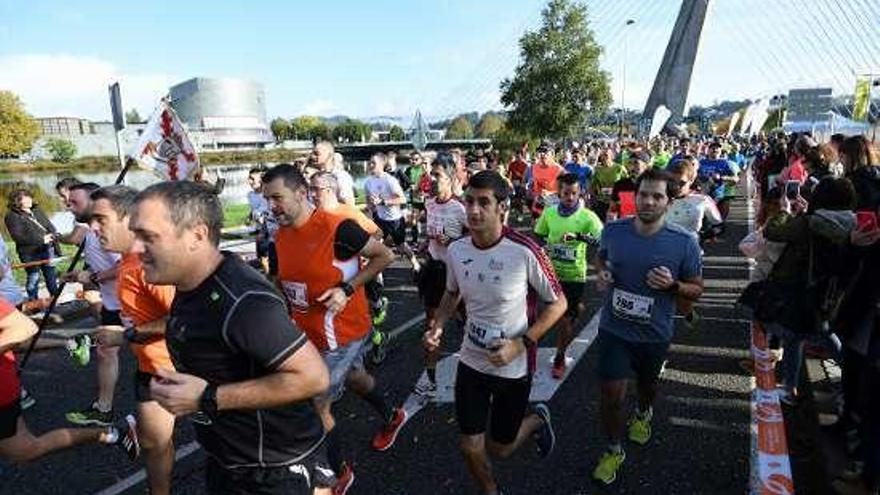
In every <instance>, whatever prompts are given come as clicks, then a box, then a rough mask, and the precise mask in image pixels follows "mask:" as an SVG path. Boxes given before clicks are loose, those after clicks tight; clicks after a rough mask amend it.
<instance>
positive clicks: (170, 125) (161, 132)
mask: <svg viewBox="0 0 880 495" xmlns="http://www.w3.org/2000/svg"><path fill="white" fill-rule="evenodd" d="M133 158H134V159H135V161H137V163H138V165H139V166H140V167H141V168H144V169H147V170H150V171H152V172H154V173H156V174H158V175H159V176H161V177H162V178H163V179H165V180H189V179H192V178H193V176H194V175H195V174H196V172H198V171H199V155H198V154H197V153H196V150H195V147H194V146H193V144H192V141H190V139H189V136H187V134H186V129H184V127H183V123H182V122H180V119H179V118H178V117H177V114H176V113H174V110H173V109H172V108H171V105H169V104H168V102H167V101H166V100H164V99H163V100H162V101H161V102H160V103H159V106H158V107H157V108H156V111H155V112H153V115H152V116H151V117H150V120H149V121H148V122H147V127H146V128H144V133H143V134H141V137H140V139H139V140H138V143H137V147H136V148H135V152H134V154H133Z"/></svg>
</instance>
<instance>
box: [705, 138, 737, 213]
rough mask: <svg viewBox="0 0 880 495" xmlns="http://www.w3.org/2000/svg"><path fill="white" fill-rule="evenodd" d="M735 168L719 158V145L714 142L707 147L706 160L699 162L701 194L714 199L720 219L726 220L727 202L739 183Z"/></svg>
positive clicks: (728, 209)
mask: <svg viewBox="0 0 880 495" xmlns="http://www.w3.org/2000/svg"><path fill="white" fill-rule="evenodd" d="M735 167H736V166H735V165H734V164H733V163H732V162H730V161H729V160H727V159H726V158H723V157H722V156H721V143H719V142H718V141H715V142H713V143H711V144H710V145H709V152H708V154H707V155H706V158H703V159H702V160H700V168H699V169H698V170H697V178H698V179H699V182H700V184H701V185H702V187H704V188H705V189H704V190H703V193H704V194H706V195H707V196H709V197H710V198H712V199H714V200H715V202H716V203H718V209H719V210H721V218H727V213H728V212H729V211H730V208H729V205H728V201H729V200H730V198H731V197H733V194H734V193H735V191H736V184H737V182H739V177H738V174H739V171H738V170H736V168H735Z"/></svg>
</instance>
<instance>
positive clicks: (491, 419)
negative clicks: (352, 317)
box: [424, 170, 567, 494]
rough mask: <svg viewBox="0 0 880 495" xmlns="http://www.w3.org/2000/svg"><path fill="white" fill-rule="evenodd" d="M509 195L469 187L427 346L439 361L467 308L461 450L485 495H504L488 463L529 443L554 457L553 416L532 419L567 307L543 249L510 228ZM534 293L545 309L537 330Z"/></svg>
mask: <svg viewBox="0 0 880 495" xmlns="http://www.w3.org/2000/svg"><path fill="white" fill-rule="evenodd" d="M509 195H510V191H509V186H508V184H507V182H506V181H505V180H504V178H502V177H501V176H500V175H498V173H496V172H493V171H488V170H487V171H482V172H479V173H477V174H476V175H474V176H473V177H471V179H470V182H469V184H468V189H467V192H466V193H465V197H464V201H465V205H466V212H467V223H468V229H469V230H470V236H467V237H463V238H461V239H459V240H457V241H455V242H453V243H452V244H450V245H449V253H448V258H447V260H448V268H447V277H446V293H445V294H444V295H443V300H442V302H441V303H440V308H439V309H438V310H437V315H436V318H435V320H434V321H432V322H429V325H428V329H427V331H426V332H425V339H424V340H425V349H426V350H427V351H428V352H435V351H436V350H437V349H438V348H439V346H440V339H441V336H442V335H443V326H444V324H445V323H446V322H447V321H448V319H449V318H450V317H451V316H452V314H453V312H454V311H455V308H456V307H457V306H458V303H459V302H460V301H461V300H464V303H465V306H466V307H467V322H466V324H465V335H464V338H463V340H462V345H461V350H460V358H459V364H458V370H457V372H456V379H455V415H456V419H457V422H458V425H459V431H460V439H459V447H460V449H461V452H462V454H463V456H464V458H465V462H466V464H467V467H468V470H469V471H470V473H471V476H472V477H473V478H474V481H476V483H477V484H478V485H479V488H480V490H481V492H482V493H490V494H493V493H501V492H502V491H501V489H500V487H499V486H498V484H497V483H496V481H495V478H494V476H493V474H492V468H491V463H490V458H489V455H490V454H491V455H492V456H493V457H496V458H506V457H508V456H510V455H511V454H513V452H514V451H515V450H516V449H517V448H518V447H519V446H520V445H522V444H523V443H524V442H525V441H526V440H527V439H528V438H529V437H532V436H534V438H535V441H536V444H537V447H538V453H539V455H540V456H541V457H542V458H543V457H546V456H548V455H549V454H550V452H551V451H552V450H553V446H554V444H555V436H554V433H553V428H552V426H551V422H550V410H549V409H548V408H547V406H546V405H544V404H539V405H537V406H536V407H535V408H534V412H532V413H531V414H527V409H528V405H529V392H530V390H531V381H532V378H531V377H532V372H533V370H534V365H535V356H536V351H537V342H538V340H539V339H540V338H541V337H542V336H543V335H544V333H546V332H547V330H548V329H550V327H552V326H553V324H554V323H556V321H557V320H558V319H559V318H560V317H561V316H562V314H563V313H565V309H566V307H567V304H566V300H565V295H564V294H563V292H562V287H561V286H560V284H559V281H558V280H557V279H556V274H555V273H554V271H553V266H552V265H551V263H550V260H549V259H548V258H547V256H546V255H545V254H544V253H543V251H542V250H541V248H540V247H539V246H538V245H537V244H536V243H535V242H534V241H532V240H531V239H529V238H528V237H526V236H525V235H523V234H520V233H518V232H515V231H513V230H510V229H507V228H506V227H505V226H504V221H503V219H504V216H505V215H506V214H507V211H508V208H509V201H510V200H509ZM530 292H532V293H534V295H536V296H537V298H540V299H541V300H543V302H544V303H545V306H544V308H543V310H541V312H540V313H539V314H538V316H537V318H536V319H535V320H533V321H530V320H529V316H528V315H529V309H530V307H529V306H530V303H532V304H534V302H535V301H534V300H535V299H536V298H530V297H528V296H529V293H530ZM487 424H488V425H489V428H488V429H489V435H488V438H487V435H486V429H487Z"/></svg>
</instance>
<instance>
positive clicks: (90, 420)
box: [64, 404, 113, 426]
mask: <svg viewBox="0 0 880 495" xmlns="http://www.w3.org/2000/svg"><path fill="white" fill-rule="evenodd" d="M64 417H65V418H67V421H69V422H71V423H73V424H75V425H79V426H113V411H112V410H110V411H107V412H103V411H99V410H98V408H97V407H96V405H95V404H92V405H91V407H89V408H88V409H83V410H81V411H71V412H69V413H67V414H65V415H64Z"/></svg>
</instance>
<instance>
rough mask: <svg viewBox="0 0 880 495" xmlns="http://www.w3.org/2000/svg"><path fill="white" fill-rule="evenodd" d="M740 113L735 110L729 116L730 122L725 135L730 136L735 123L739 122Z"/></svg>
mask: <svg viewBox="0 0 880 495" xmlns="http://www.w3.org/2000/svg"><path fill="white" fill-rule="evenodd" d="M739 116H740V113H739V112H736V113H734V114H733V116H731V117H730V124H729V125H728V126H727V136H728V137H730V135H731V134H733V130H734V129H736V124H737V123H739Z"/></svg>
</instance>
